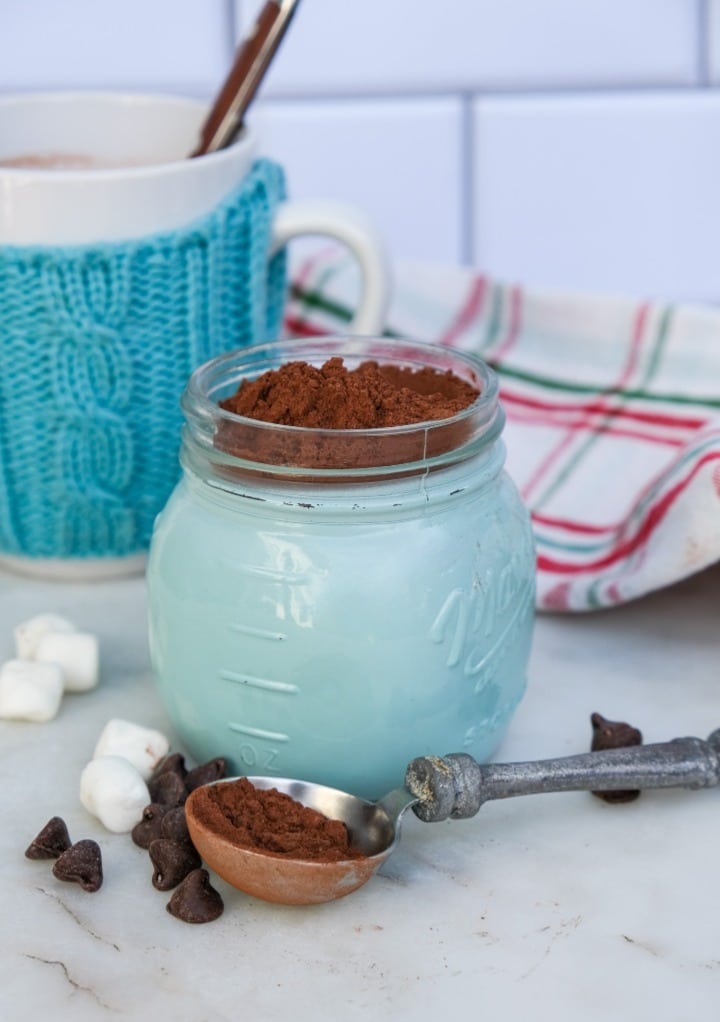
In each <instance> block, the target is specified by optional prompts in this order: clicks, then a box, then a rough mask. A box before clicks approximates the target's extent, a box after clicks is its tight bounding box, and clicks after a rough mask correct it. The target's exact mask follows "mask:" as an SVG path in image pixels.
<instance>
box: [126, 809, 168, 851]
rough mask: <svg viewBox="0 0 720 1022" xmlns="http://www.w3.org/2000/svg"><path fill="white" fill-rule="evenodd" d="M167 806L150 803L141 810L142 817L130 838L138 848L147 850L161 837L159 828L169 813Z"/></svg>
mask: <svg viewBox="0 0 720 1022" xmlns="http://www.w3.org/2000/svg"><path fill="white" fill-rule="evenodd" d="M170 811H171V810H170V807H169V806H163V805H160V804H159V803H158V802H151V803H150V805H149V806H145V808H144V809H143V813H142V817H141V819H140V820H138V822H137V823H136V824H135V826H134V827H133V829H132V833H131V837H132V839H133V841H134V842H135V844H136V845H139V847H140V848H149V847H150V842H151V841H154V840H155V839H156V838H159V837H161V835H162V832H161V830H160V827H161V825H162V821H163V818H164V817H165V816H166V815H167V814H168V813H169V812H170Z"/></svg>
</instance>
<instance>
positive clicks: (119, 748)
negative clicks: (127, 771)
mask: <svg viewBox="0 0 720 1022" xmlns="http://www.w3.org/2000/svg"><path fill="white" fill-rule="evenodd" d="M169 748H170V742H169V741H168V740H167V738H166V737H165V735H163V734H161V733H160V731H153V730H152V729H151V728H148V727H141V726H140V725H139V724H132V723H131V722H130V721H129V720H119V719H117V718H115V719H113V720H109V721H108V722H107V724H106V725H105V727H104V728H103V730H102V733H101V735H100V737H99V739H98V743H97V745H96V746H95V752H94V753H93V759H98V757H99V756H124V757H125V759H127V760H129V761H130V762H131V763H132V765H133V766H134V767H135V769H136V770H138V771H139V773H140V776H141V777H142V778H143V780H145V781H147V780H148V779H149V778H150V775H151V774H152V772H153V770H154V769H155V767H156V766H157V765H158V763H159V762H160V760H161V759H162V758H163V757H164V756H167V754H168V750H169Z"/></svg>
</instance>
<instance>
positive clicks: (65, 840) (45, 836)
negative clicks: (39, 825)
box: [25, 816, 72, 859]
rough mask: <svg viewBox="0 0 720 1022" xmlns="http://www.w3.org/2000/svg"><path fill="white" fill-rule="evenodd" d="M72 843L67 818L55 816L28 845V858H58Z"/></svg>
mask: <svg viewBox="0 0 720 1022" xmlns="http://www.w3.org/2000/svg"><path fill="white" fill-rule="evenodd" d="M71 844H72V841H71V840H70V835H69V834H68V829H67V826H66V824H65V820H63V819H62V817H60V816H53V817H52V818H51V819H50V820H48V822H47V823H46V824H45V826H44V827H43V829H42V830H41V831H40V833H39V834H38V835H37V837H35V838H33V840H32V841H31V842H30V844H29V845H28V846H27V848H26V849H25V855H26V856H27V857H28V859H57V857H58V856H59V855H62V853H63V852H64V851H66V850H67V849H68V848H69V847H70V845H71Z"/></svg>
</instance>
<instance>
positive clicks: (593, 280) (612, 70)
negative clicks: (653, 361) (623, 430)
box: [0, 0, 720, 302]
mask: <svg viewBox="0 0 720 1022" xmlns="http://www.w3.org/2000/svg"><path fill="white" fill-rule="evenodd" d="M261 4H262V0H122V2H121V0H110V2H108V0H106V2H104V3H98V2H97V0H63V2H62V3H58V2H57V0H2V3H1V4H0V90H2V91H13V90H20V89H23V90H24V89H33V90H36V89H43V88H58V87H59V88H103V87H106V88H127V89H131V90H142V89H150V90H156V91H170V92H178V93H187V94H190V95H199V96H205V97H209V96H210V95H211V93H212V92H213V90H214V89H215V88H216V87H217V85H219V83H220V82H221V81H222V79H223V77H224V74H225V73H226V71H227V68H228V65H229V62H230V60H231V57H232V53H233V50H234V47H235V45H236V43H237V41H238V39H239V38H240V37H241V36H242V34H243V33H244V32H245V31H247V30H248V28H249V27H250V25H251V24H252V21H253V19H254V17H255V15H256V14H257V11H258V10H259V8H260V6H261ZM719 86H720V0H582V2H580V3H579V2H577V0H502V3H499V2H498V0H301V3H300V6H299V9H298V12H297V15H296V17H295V21H294V24H293V25H292V26H291V28H290V33H289V35H288V38H287V39H286V40H285V42H284V44H283V46H282V49H281V51H280V53H279V54H278V57H277V58H276V62H275V65H274V67H273V69H272V71H271V73H270V75H269V77H268V81H267V82H266V84H265V86H264V87H263V89H262V92H261V95H260V98H259V101H258V103H257V106H256V108H255V110H254V111H253V114H252V118H251V119H252V121H253V123H254V124H255V125H256V126H257V127H258V128H259V129H260V130H261V131H262V133H263V136H264V150H265V151H266V152H267V153H268V154H269V155H274V156H275V157H276V158H278V159H280V160H281V161H282V162H283V164H284V165H285V167H286V170H287V174H288V183H289V189H290V192H291V195H293V196H294V197H298V198H303V197H318V196H326V197H332V198H337V199H345V200H349V201H352V202H354V203H355V204H357V205H360V206H362V207H363V208H364V209H365V210H366V211H367V212H368V213H369V214H370V215H371V216H372V217H373V218H374V219H375V220H376V222H377V223H378V226H379V227H380V229H381V230H382V232H383V233H384V235H385V237H386V239H387V242H388V246H389V248H390V251H391V254H392V256H393V257H394V258H396V259H412V260H418V259H420V260H423V261H426V262H427V261H430V262H438V263H445V264H447V263H450V264H456V263H464V264H471V265H474V266H477V267H478V269H480V270H482V271H484V272H487V273H489V274H492V275H495V276H499V277H501V278H504V279H510V280H514V281H521V282H524V283H526V284H528V285H529V286H542V287H549V288H552V289H566V288H567V289H582V290H595V291H613V292H621V293H625V294H630V295H635V296H651V297H659V298H667V299H680V300H684V299H687V300H701V301H712V302H716V301H718V300H720V255H719V254H718V251H717V246H716V244H715V243H714V242H715V238H716V237H717V236H718V233H719V230H718V229H719V228H720V194H719V192H720V173H718V171H720V91H716V90H718V87H719Z"/></svg>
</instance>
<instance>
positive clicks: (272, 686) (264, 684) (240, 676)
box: [220, 668, 300, 695]
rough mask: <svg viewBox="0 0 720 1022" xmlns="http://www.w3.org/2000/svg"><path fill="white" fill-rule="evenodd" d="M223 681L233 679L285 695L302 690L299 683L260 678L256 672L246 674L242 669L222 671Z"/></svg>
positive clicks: (241, 683) (251, 686) (237, 682)
mask: <svg viewBox="0 0 720 1022" xmlns="http://www.w3.org/2000/svg"><path fill="white" fill-rule="evenodd" d="M220 677H221V678H222V680H223V681H232V682H235V684H236V685H247V686H249V687H250V688H262V689H265V691H266V692H280V693H282V694H283V695H295V694H296V693H297V692H299V691H300V689H299V688H298V686H297V685H293V684H292V682H289V681H276V680H275V679H274V678H260V677H258V675H256V674H244V673H242V672H241V671H229V670H226V669H225V668H223V669H222V670H221V671H220Z"/></svg>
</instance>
